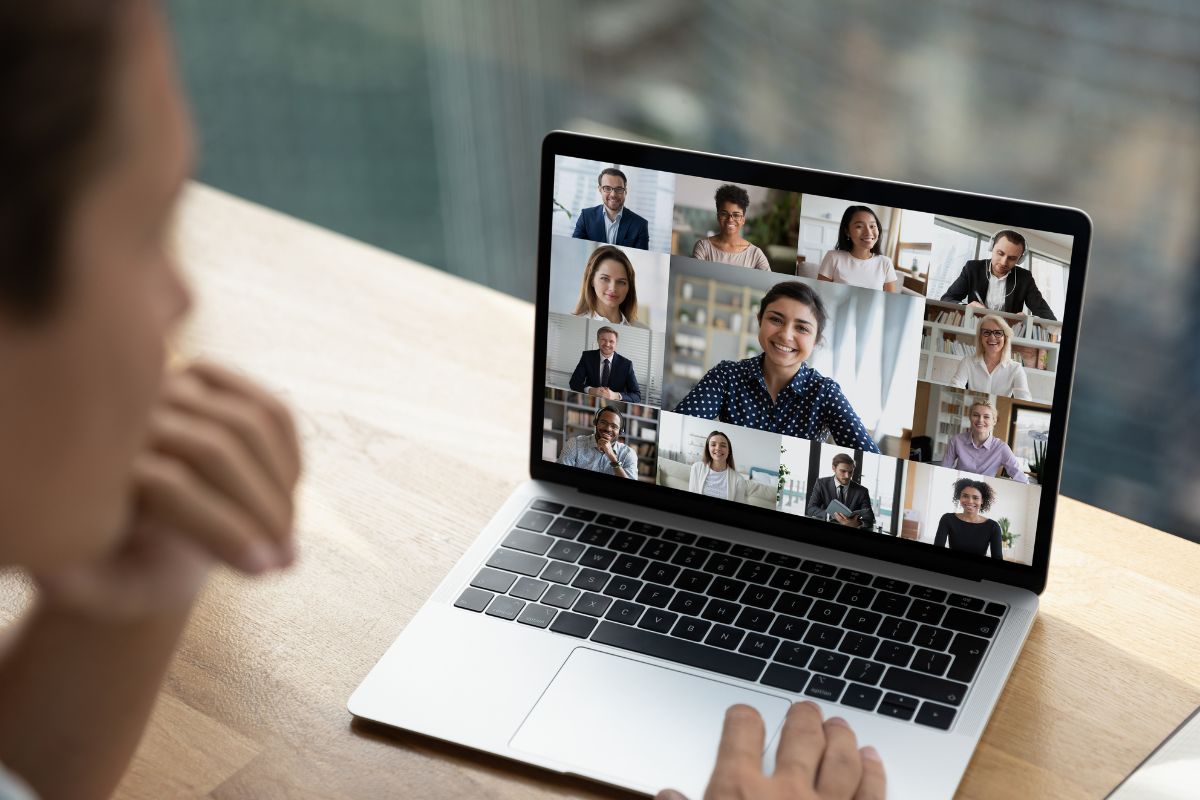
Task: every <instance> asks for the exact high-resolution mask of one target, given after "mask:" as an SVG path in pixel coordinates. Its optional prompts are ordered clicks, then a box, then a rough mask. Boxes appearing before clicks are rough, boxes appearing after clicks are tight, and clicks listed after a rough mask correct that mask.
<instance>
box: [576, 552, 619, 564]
mask: <svg viewBox="0 0 1200 800" xmlns="http://www.w3.org/2000/svg"><path fill="white" fill-rule="evenodd" d="M616 558H617V554H616V553H614V552H613V551H612V550H605V549H604V548H603V547H589V548H588V549H587V551H586V552H584V554H583V555H582V556H580V557H579V566H581V567H587V568H590V569H608V568H609V567H610V566H612V562H613V561H615V560H616Z"/></svg>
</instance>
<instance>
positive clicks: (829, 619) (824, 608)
mask: <svg viewBox="0 0 1200 800" xmlns="http://www.w3.org/2000/svg"><path fill="white" fill-rule="evenodd" d="M847 611H849V609H848V608H846V607H845V606H839V605H838V604H837V603H829V602H826V601H825V600H818V601H817V602H816V604H815V605H813V607H812V611H809V612H808V618H809V619H811V620H812V621H813V622H823V623H825V624H826V625H840V624H841V622H842V618H843V617H845V616H846V612H847Z"/></svg>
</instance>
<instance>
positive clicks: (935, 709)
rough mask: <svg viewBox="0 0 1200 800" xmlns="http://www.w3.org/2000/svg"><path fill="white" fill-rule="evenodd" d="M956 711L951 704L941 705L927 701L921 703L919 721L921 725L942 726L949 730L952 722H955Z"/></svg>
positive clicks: (941, 727)
mask: <svg viewBox="0 0 1200 800" xmlns="http://www.w3.org/2000/svg"><path fill="white" fill-rule="evenodd" d="M956 713H957V712H956V711H955V710H954V709H953V708H950V707H949V706H940V705H938V704H937V703H930V702H929V701H925V702H924V703H922V704H921V710H920V711H918V712H917V722H918V723H919V724H921V725H928V726H929V727H931V728H940V729H942V730H944V731H948V730H950V725H951V723H953V722H954V715H955V714H956Z"/></svg>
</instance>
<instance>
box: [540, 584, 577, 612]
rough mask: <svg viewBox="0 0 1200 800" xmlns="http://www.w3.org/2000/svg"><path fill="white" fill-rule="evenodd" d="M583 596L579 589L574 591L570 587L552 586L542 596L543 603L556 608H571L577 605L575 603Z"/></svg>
mask: <svg viewBox="0 0 1200 800" xmlns="http://www.w3.org/2000/svg"><path fill="white" fill-rule="evenodd" d="M580 594H582V592H580V591H579V590H578V589H572V588H571V587H570V586H558V585H551V586H550V588H549V589H547V590H546V594H544V595H543V596H542V602H543V603H546V604H547V605H552V606H554V607H555V608H570V607H571V606H573V605H575V601H576V600H578V599H579V595H580Z"/></svg>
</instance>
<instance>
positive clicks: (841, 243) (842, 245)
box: [837, 206, 883, 255]
mask: <svg viewBox="0 0 1200 800" xmlns="http://www.w3.org/2000/svg"><path fill="white" fill-rule="evenodd" d="M859 211H865V212H867V213H868V214H870V215H871V217H872V218H873V219H874V220H875V230H876V231H878V234H877V235H876V236H875V244H874V245H872V246H871V253H872V254H873V255H879V254H880V253H882V252H883V251H882V250H880V249H879V243H880V242H881V241H882V240H883V223H882V222H880V221H879V215H878V214H876V213H875V211H874V210H873V209H870V208H868V207H867V206H849V207H848V208H847V209H846V211H845V213H843V214H842V224H841V225H839V226H838V238H837V249H838V250H845V251H847V252H849V251H851V250H853V249H854V244H853V242H851V241H850V220H852V219H854V215H855V214H857V213H858V212H859Z"/></svg>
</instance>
